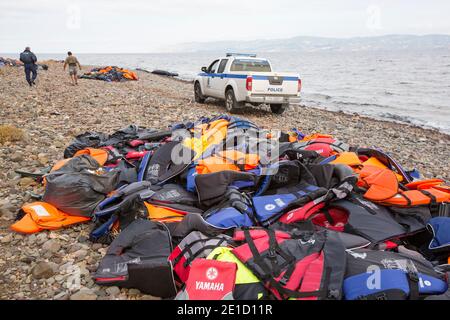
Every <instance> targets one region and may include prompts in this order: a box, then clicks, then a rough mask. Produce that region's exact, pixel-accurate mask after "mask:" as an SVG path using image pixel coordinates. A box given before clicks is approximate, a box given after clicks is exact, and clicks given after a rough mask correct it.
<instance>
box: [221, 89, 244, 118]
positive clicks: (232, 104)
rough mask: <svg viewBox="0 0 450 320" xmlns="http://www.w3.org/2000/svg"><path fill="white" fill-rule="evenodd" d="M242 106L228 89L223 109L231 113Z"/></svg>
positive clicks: (232, 91)
mask: <svg viewBox="0 0 450 320" xmlns="http://www.w3.org/2000/svg"><path fill="white" fill-rule="evenodd" d="M241 106H242V103H240V102H238V101H237V100H236V96H235V95H234V90H233V89H228V90H227V92H226V93H225V108H226V109H227V111H228V112H230V113H233V112H235V111H236V110H237V109H239V108H240V107H241Z"/></svg>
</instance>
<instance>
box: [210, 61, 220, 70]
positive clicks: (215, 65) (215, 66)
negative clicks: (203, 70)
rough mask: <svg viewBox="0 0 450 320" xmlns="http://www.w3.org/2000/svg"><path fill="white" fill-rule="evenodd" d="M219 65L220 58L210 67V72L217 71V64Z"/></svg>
mask: <svg viewBox="0 0 450 320" xmlns="http://www.w3.org/2000/svg"><path fill="white" fill-rule="evenodd" d="M218 65H219V60H216V61H214V62H213V63H211V65H210V66H209V68H208V73H216V70H217V66H218Z"/></svg>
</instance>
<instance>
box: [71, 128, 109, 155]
mask: <svg viewBox="0 0 450 320" xmlns="http://www.w3.org/2000/svg"><path fill="white" fill-rule="evenodd" d="M106 139H108V135H106V134H104V133H101V132H100V133H99V132H91V131H88V132H85V133H83V134H80V135H78V136H76V137H75V140H74V141H72V143H71V144H70V145H69V146H68V147H67V148H66V149H65V150H64V158H65V159H67V158H72V157H73V156H74V155H75V153H76V152H77V151H79V150H83V149H85V148H96V147H98V146H100V145H101V144H102V142H104V141H105V140H106Z"/></svg>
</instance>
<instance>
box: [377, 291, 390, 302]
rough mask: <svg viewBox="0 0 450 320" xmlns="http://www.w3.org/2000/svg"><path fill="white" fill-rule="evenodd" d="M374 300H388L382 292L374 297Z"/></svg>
mask: <svg viewBox="0 0 450 320" xmlns="http://www.w3.org/2000/svg"><path fill="white" fill-rule="evenodd" d="M375 299H376V300H380V301H381V300H388V297H387V295H386V293H384V292H382V293H380V294H378V295H377V296H376V297H375Z"/></svg>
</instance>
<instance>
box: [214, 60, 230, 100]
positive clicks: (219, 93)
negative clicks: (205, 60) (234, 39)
mask: <svg viewBox="0 0 450 320" xmlns="http://www.w3.org/2000/svg"><path fill="white" fill-rule="evenodd" d="M227 63H228V59H222V60H221V61H220V63H219V67H218V68H217V72H216V74H214V75H213V76H212V79H211V89H212V92H213V94H214V97H216V98H221V99H225V85H226V82H227V78H226V77H225V75H224V71H225V67H226V65H227Z"/></svg>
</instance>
